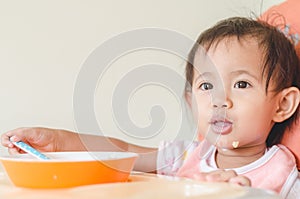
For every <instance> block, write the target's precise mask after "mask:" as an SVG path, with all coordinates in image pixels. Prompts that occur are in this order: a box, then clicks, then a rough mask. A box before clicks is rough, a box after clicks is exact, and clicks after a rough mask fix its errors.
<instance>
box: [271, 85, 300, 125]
mask: <svg viewBox="0 0 300 199" xmlns="http://www.w3.org/2000/svg"><path fill="white" fill-rule="evenodd" d="M280 95H281V96H280V98H279V101H278V108H277V110H276V113H275V115H274V117H273V120H274V121H275V122H283V121H284V120H286V119H288V118H289V117H291V116H292V115H293V114H294V112H295V111H296V110H297V107H298V106H299V102H300V91H299V89H298V88H296V87H289V88H286V89H284V90H282V91H281V93H280Z"/></svg>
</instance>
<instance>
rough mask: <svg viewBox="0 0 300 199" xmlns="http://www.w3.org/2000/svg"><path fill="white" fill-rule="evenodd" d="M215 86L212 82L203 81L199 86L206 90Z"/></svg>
mask: <svg viewBox="0 0 300 199" xmlns="http://www.w3.org/2000/svg"><path fill="white" fill-rule="evenodd" d="M213 87H214V86H213V85H212V84H211V83H202V84H201V85H200V86H199V88H200V89H201V90H204V91H206V90H210V89H213Z"/></svg>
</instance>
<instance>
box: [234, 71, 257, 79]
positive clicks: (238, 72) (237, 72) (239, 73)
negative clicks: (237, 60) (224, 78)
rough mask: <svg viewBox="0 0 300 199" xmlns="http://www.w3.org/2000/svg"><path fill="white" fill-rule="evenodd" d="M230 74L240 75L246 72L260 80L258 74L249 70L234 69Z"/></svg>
mask: <svg viewBox="0 0 300 199" xmlns="http://www.w3.org/2000/svg"><path fill="white" fill-rule="evenodd" d="M230 74H231V75H232V76H238V75H243V74H246V75H249V76H251V77H252V78H254V79H256V80H257V81H259V78H258V77H257V76H256V75H254V74H252V73H251V72H249V71H247V70H236V71H232V72H231V73H230Z"/></svg>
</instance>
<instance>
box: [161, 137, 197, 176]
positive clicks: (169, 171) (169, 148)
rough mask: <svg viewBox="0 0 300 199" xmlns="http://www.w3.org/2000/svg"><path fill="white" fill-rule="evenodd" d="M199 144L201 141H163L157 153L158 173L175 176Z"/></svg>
mask: <svg viewBox="0 0 300 199" xmlns="http://www.w3.org/2000/svg"><path fill="white" fill-rule="evenodd" d="M198 145H199V142H196V141H187V140H185V141H183V140H182V141H181V140H180V141H178V140H177V141H162V142H161V143H160V145H159V148H158V154H157V163H156V165H157V168H156V171H157V173H158V174H161V175H169V176H175V174H176V173H177V171H178V169H179V168H180V167H181V166H182V165H183V163H184V161H185V160H186V159H187V158H188V157H189V156H190V155H191V154H192V152H193V151H194V149H195V148H196V147H197V146H198Z"/></svg>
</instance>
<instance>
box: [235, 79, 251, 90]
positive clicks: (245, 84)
mask: <svg viewBox="0 0 300 199" xmlns="http://www.w3.org/2000/svg"><path fill="white" fill-rule="evenodd" d="M250 86H251V85H250V84H249V83H248V82H245V81H239V82H237V83H235V84H234V88H248V87H250Z"/></svg>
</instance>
